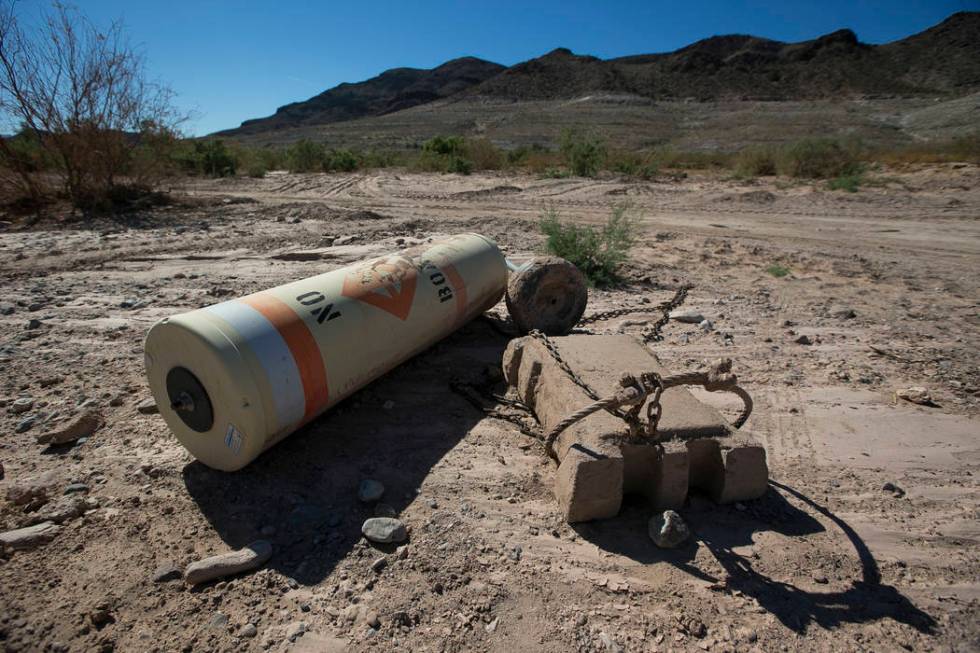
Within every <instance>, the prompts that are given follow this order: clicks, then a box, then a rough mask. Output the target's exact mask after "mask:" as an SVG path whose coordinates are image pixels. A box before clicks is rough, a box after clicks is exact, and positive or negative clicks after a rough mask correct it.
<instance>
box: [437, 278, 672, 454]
mask: <svg viewBox="0 0 980 653" xmlns="http://www.w3.org/2000/svg"><path fill="white" fill-rule="evenodd" d="M689 289H690V286H682V287H681V288H679V289H678V290H677V292H676V293H675V294H674V297H673V298H672V299H671V300H670V301H667V302H663V303H661V304H660V305H659V306H642V307H634V308H618V309H614V310H610V311H601V312H599V313H593V314H592V315H589V316H586V317H584V318H582V319H581V320H579V322H578V324H576V326H582V325H585V324H592V323H593V322H599V321H601V320H610V319H613V318H616V317H622V316H624V315H634V314H637V313H653V312H655V311H662V312H663V314H662V315H661V317H660V319H658V320H657V321H656V322H654V323H653V325H652V327H651V328H650V330H649V331H648V332H647V333H646V334H645V335H644V337H643V341H644V342H645V343H648V342H659V341H661V340H663V335H662V334H661V330H662V329H663V327H664V326H665V325H666V324H667V322H669V321H670V314H671V312H672V311H675V310H677V308H679V307H680V306H681V305H682V304H683V303H684V301H685V300H686V299H687V293H688V290H689ZM487 319H488V320H489V321H490V322H491V324H492V325H493V326H494V327H495V328H498V329H500V330H501V331H503V329H501V328H500V327H502V325H500V324H497V320H498V319H499V318H489V317H488V318H487ZM528 336H530V337H532V338H534V339H536V340H538V341H539V342H541V344H543V345H544V347H545V349H546V350H547V351H548V353H549V354H550V355H551V357H552V359H554V361H555V363H557V364H558V367H559V368H560V369H561V370H562V371H563V372H564V373H565V374H566V375H567V376H568V378H570V379H571V380H572V381H573V382H574V383H575V385H577V386H578V387H580V388H582V390H583V391H584V392H585V394H587V395H588V396H589V398H590V399H592V400H593V401H600V398H599V395H598V393H596V391H595V390H593V389H592V387H591V386H590V385H589V384H588V383H586V382H585V380H584V379H582V377H580V376H579V375H578V374H576V373H575V371H574V370H572V368H571V367H570V366H569V365H568V363H567V362H565V359H564V358H562V356H561V353H559V351H558V348H557V347H556V346H555V343H554V342H553V341H552V340H551V338H549V337H548V336H547V335H545V334H544V333H542V332H541V331H538V330H536V329H535V330H534V331H531V332H530V333H528ZM653 377H655V378H651V379H647V381H648V382H650V383H653V384H654V385H655V387H656V389H655V391H654V392H653V394H652V398H651V399H650V401H649V403H648V404H647V410H646V415H647V422H646V425H645V426H646V428H645V431H646V437H648V438H651V439H656V437H657V426H658V424H659V423H660V415H661V413H662V412H663V407H662V406H661V404H660V397H661V395H662V394H663V391H664V386H663V382H662V381H661V380H660V377H659V375H655V374H654V375H653ZM449 387H450V388H451V389H452V390H453V391H454V392H456V393H457V394H459V395H460V396H461V397H463V398H464V399H466V400H467V401H468V402H469V403H470V404H472V405H473V407H474V408H476V409H477V410H479V411H481V412H483V414H484V415H486V416H487V417H493V418H495V419H500V420H503V421H505V422H509V423H511V424H513V425H514V426H516V427H517V428H518V429H519V430H520V432H521V433H523V434H524V435H527V436H530V437H532V438H534V439H536V440H538V441H539V442H541V443H542V445H544V447H545V451H546V452H547V453H548V454H549V455H551V456H554V453H553V451H552V450H551V446H550V444H551V443H549V442H547V441H546V436H545V434H544V433H543V432H542V430H541V427H540V426H535V427H530V426H528V424H527V423H526V422H525V420H524V419H522V418H520V417H518V416H517V415H512V414H509V413H505V412H503V411H501V410H499V409H498V408H489V407H487V406H485V405H484V404H483V401H482V398H481V396H480V393H479V392H478V391H477V390H476V388H474V387H473V386H472V385H471V384H467V383H464V382H462V381H460V380H458V379H453V380H451V381H450V382H449ZM491 396H492V397H493V398H494V400H495V401H497V402H498V403H503V404H506V405H509V406H511V407H513V408H517V409H519V410H522V411H524V412H525V413H527V415H528V416H529V417H530V418H532V419H535V416H534V412H533V411H532V410H531V409H530V407H528V406H527V405H526V404H524V403H523V402H521V401H517V400H513V399H508V398H506V397H498V396H496V395H491ZM642 405H643V402H640V403H638V404H636V405H635V406H633V407H631V409H630V410H629V411H623V410H622V409H621V408H618V407H608V408H605V410H606V411H607V412H608V413H610V414H611V415H614V416H616V417H619V418H620V419H622V420H623V421H624V422H626V424H627V426H628V427H629V430H630V435H631V436H632V437H634V438H635V437H638V436H639V435H640V432H641V429H642V425H641V424H640V420H639V417H638V414H639V411H640V408H641V407H642Z"/></svg>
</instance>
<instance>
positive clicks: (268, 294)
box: [145, 234, 507, 471]
mask: <svg viewBox="0 0 980 653" xmlns="http://www.w3.org/2000/svg"><path fill="white" fill-rule="evenodd" d="M506 286H507V266H506V263H505V260H504V256H503V254H502V253H501V252H500V250H499V249H498V248H497V246H496V245H495V244H494V243H493V241H491V240H489V239H487V238H484V237H483V236H480V235H477V234H465V235H458V236H453V237H451V238H448V239H446V240H443V241H439V242H436V243H432V244H430V245H423V246H420V247H416V248H413V249H410V250H407V251H404V252H400V253H398V254H394V255H390V256H383V257H381V258H377V259H373V260H370V261H365V262H363V263H357V264H354V265H351V266H348V267H345V268H340V269H338V270H333V271H332V272H327V273H326V274H321V275H319V276H315V277H311V278H309V279H303V280H301V281H295V282H293V283H288V284H286V285H284V286H279V287H277V288H272V289H270V290H265V291H262V292H258V293H255V294H252V295H248V296H246V297H242V298H240V299H233V300H231V301H227V302H222V303H220V304H215V305H214V306H208V307H207V308H202V309H199V310H196V311H191V312H189V313H183V314H181V315H176V316H174V317H169V318H165V319H163V320H161V321H160V322H158V323H156V324H155V325H154V326H153V328H151V329H150V332H149V333H148V334H147V336H146V342H145V352H146V354H145V356H146V373H147V377H148V378H149V382H150V389H151V391H152V392H153V397H154V398H155V399H156V402H157V405H158V406H159V408H160V414H161V415H162V416H163V418H164V420H165V421H166V423H167V426H169V427H170V430H171V431H173V433H174V434H175V435H176V436H177V439H178V440H179V441H180V442H181V444H183V445H184V446H185V447H187V449H188V450H189V451H190V452H191V453H192V454H193V455H194V457H196V458H197V459H198V460H200V461H201V462H202V463H204V464H205V465H208V466H209V467H214V468H216V469H221V470H226V471H232V470H236V469H240V468H242V467H244V466H245V465H247V464H248V463H249V462H251V461H252V460H254V459H255V457H256V456H258V455H259V454H260V453H262V452H263V451H265V450H266V449H268V448H269V447H271V446H272V445H273V444H275V443H276V442H278V441H279V440H281V439H282V438H284V437H286V436H287V435H289V434H290V433H292V432H293V431H295V430H296V429H297V428H299V427H300V426H302V425H304V424H306V423H307V422H309V421H310V420H312V419H313V418H315V417H316V416H318V415H320V414H321V413H323V412H324V411H325V410H327V409H328V408H330V407H331V406H333V405H334V404H336V403H337V402H339V401H340V400H342V399H343V398H345V397H347V396H348V395H350V394H351V393H353V392H355V391H356V390H358V389H360V388H362V387H364V386H365V385H367V384H368V383H370V382H371V381H373V380H374V379H376V378H378V377H379V376H381V375H382V374H384V373H385V372H387V371H389V370H390V369H392V368H393V367H395V366H396V365H398V364H399V363H401V362H403V361H404V360H406V359H408V358H410V357H411V356H413V355H415V354H417V353H419V352H421V351H422V350H424V349H426V348H427V347H429V346H430V345H432V344H433V343H435V342H436V341H438V340H440V339H442V338H443V337H445V336H447V335H448V334H450V333H451V332H452V331H454V330H455V329H457V328H458V327H459V326H461V325H462V324H463V323H465V322H467V321H469V320H470V319H472V318H473V317H476V316H477V315H479V314H480V313H482V312H484V311H486V310H487V309H489V308H490V307H492V306H493V305H494V304H496V303H497V302H498V301H499V300H500V298H501V296H502V295H503V294H504V290H505V288H506Z"/></svg>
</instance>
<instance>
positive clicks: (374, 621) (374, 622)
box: [364, 612, 381, 630]
mask: <svg viewBox="0 0 980 653" xmlns="http://www.w3.org/2000/svg"><path fill="white" fill-rule="evenodd" d="M364 623H365V624H367V626H368V627H369V628H373V629H374V630H377V629H378V628H381V619H379V618H378V613H377V612H368V613H366V614H365V616H364Z"/></svg>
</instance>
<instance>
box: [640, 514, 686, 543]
mask: <svg viewBox="0 0 980 653" xmlns="http://www.w3.org/2000/svg"><path fill="white" fill-rule="evenodd" d="M647 532H648V533H649V534H650V539H652V540H653V543H654V544H656V545H657V546H659V547H660V548H661V549H673V548H674V547H676V546H678V545H680V544H683V543H684V542H685V541H687V539H688V538H689V537H691V530H690V529H689V528H688V527H687V524H685V523H684V520H683V519H681V516H680V515H678V514H677V513H676V512H674V511H673V510H665V511H664V512H663V514H662V515H654V516H653V517H651V518H650V522H649V523H648V525H647Z"/></svg>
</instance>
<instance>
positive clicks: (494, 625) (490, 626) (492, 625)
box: [483, 617, 500, 633]
mask: <svg viewBox="0 0 980 653" xmlns="http://www.w3.org/2000/svg"><path fill="white" fill-rule="evenodd" d="M499 623H500V617H497V618H496V619H494V620H493V621H491V622H490V623H488V624H487V625H486V626H484V627H483V629H484V630H485V631H487V632H488V633H492V632H494V631H495V630H497V625H498V624H499Z"/></svg>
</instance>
